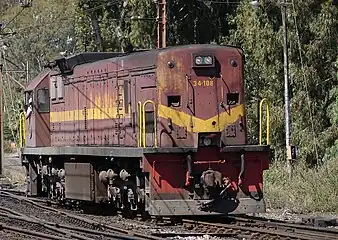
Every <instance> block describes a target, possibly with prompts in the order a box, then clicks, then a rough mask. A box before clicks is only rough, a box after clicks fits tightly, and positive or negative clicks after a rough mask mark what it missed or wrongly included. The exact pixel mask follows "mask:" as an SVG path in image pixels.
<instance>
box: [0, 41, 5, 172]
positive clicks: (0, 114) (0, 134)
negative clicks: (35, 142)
mask: <svg viewBox="0 0 338 240" xmlns="http://www.w3.org/2000/svg"><path fill="white" fill-rule="evenodd" d="M0 37H1V36H0ZM2 62H3V43H2V40H1V39H0V148H1V149H0V177H3V171H2V170H3V164H2V163H3V158H4V124H3V119H4V109H3V81H2V80H3V79H2V70H3V64H2Z"/></svg>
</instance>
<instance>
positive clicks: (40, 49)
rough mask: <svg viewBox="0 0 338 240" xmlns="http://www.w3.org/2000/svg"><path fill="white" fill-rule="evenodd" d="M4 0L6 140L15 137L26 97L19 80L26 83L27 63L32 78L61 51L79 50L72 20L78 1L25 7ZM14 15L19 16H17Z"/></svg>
mask: <svg viewBox="0 0 338 240" xmlns="http://www.w3.org/2000/svg"><path fill="white" fill-rule="evenodd" d="M4 3H6V4H4ZM1 4H2V5H0V6H4V8H3V9H6V11H4V15H3V22H5V23H6V25H7V26H6V28H5V29H4V31H3V32H2V34H3V36H4V37H3V42H4V48H3V49H4V56H5V59H4V60H5V61H4V76H3V79H4V88H5V89H6V91H5V96H4V98H5V99H4V100H5V101H4V104H5V111H6V114H5V121H4V128H5V133H7V134H6V135H5V140H9V139H11V140H15V138H16V131H15V130H16V128H17V124H18V116H19V112H20V110H21V109H22V106H23V105H22V104H23V99H24V98H23V89H22V87H20V85H19V84H21V85H25V84H26V78H27V77H26V65H27V63H28V66H29V80H31V78H34V77H35V76H36V75H37V74H38V73H39V72H41V71H42V70H43V68H44V65H45V64H46V63H47V62H49V61H51V60H52V59H54V58H55V57H57V56H58V55H60V52H68V53H69V54H71V53H74V52H76V48H75V29H74V20H73V19H74V14H75V3H74V2H73V1H71V0H60V1H57V2H55V1H52V0H44V1H43V0H36V1H34V6H33V7H32V8H26V9H24V10H23V11H22V9H21V7H20V6H19V5H18V4H17V1H16V2H15V3H13V1H5V2H3V1H1ZM20 11H22V12H21V13H20ZM18 13H20V14H19V15H18ZM15 16H17V17H16V18H14V17H15ZM9 33H15V34H9ZM13 71H14V72H13ZM13 79H14V80H15V81H14V80H13ZM18 83H19V84H18ZM9 130H12V131H9Z"/></svg>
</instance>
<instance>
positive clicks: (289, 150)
mask: <svg viewBox="0 0 338 240" xmlns="http://www.w3.org/2000/svg"><path fill="white" fill-rule="evenodd" d="M279 3H280V7H281V13H282V22H283V48H284V104H285V112H284V114H285V145H286V160H287V168H288V171H289V178H290V179H291V178H292V173H293V160H295V159H296V155H297V154H296V153H297V150H296V147H295V146H292V145H291V129H290V127H291V120H290V97H289V56H288V34H287V17H286V11H287V7H288V5H291V4H292V3H291V2H290V1H289V0H280V2H279ZM251 5H252V6H253V7H254V8H258V7H259V6H260V3H259V1H257V0H255V1H252V2H251Z"/></svg>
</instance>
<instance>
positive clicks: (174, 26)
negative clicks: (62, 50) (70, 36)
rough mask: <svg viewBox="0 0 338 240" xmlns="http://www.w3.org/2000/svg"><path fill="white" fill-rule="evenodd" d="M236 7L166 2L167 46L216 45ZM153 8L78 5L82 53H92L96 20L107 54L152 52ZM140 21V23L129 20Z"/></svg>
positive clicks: (136, 0) (147, 0) (100, 0)
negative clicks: (129, 46) (137, 50)
mask: <svg viewBox="0 0 338 240" xmlns="http://www.w3.org/2000/svg"><path fill="white" fill-rule="evenodd" d="M234 7H235V5H227V4H213V3H210V2H203V1H190V0H183V1H182V0H172V1H167V20H168V24H167V28H168V45H179V44H192V43H210V42H219V40H220V39H221V38H222V36H224V35H227V34H228V32H229V26H228V21H227V17H228V15H229V14H230V13H231V12H233V11H234ZM156 13H157V11H156V4H155V3H154V1H153V0H142V1H140V0H130V1H112V2H107V1H105V0H95V1H89V0H80V1H78V8H77V20H76V33H77V36H78V37H79V42H78V44H79V45H78V46H79V47H80V49H81V50H84V49H87V50H88V49H89V50H93V49H94V50H95V49H96V48H97V46H96V44H95V35H94V34H93V33H92V22H91V21H92V19H93V18H94V19H98V20H99V22H100V26H101V36H102V38H103V42H104V49H105V50H106V51H112V50H123V49H124V48H125V46H126V45H127V44H128V43H131V44H132V45H134V46H135V47H136V48H155V47H156V42H157V37H156V36H157V25H156V21H155V19H156ZM133 17H140V18H141V19H140V20H137V19H134V20H133V19H132V18H133Z"/></svg>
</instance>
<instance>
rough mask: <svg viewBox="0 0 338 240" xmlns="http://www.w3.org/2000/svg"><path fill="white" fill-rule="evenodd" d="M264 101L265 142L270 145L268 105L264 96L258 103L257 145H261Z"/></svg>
mask: <svg viewBox="0 0 338 240" xmlns="http://www.w3.org/2000/svg"><path fill="white" fill-rule="evenodd" d="M264 102H266V143H267V145H270V107H269V102H268V100H267V99H266V98H263V99H262V100H261V102H260V104H259V145H262V107H263V103H264Z"/></svg>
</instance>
